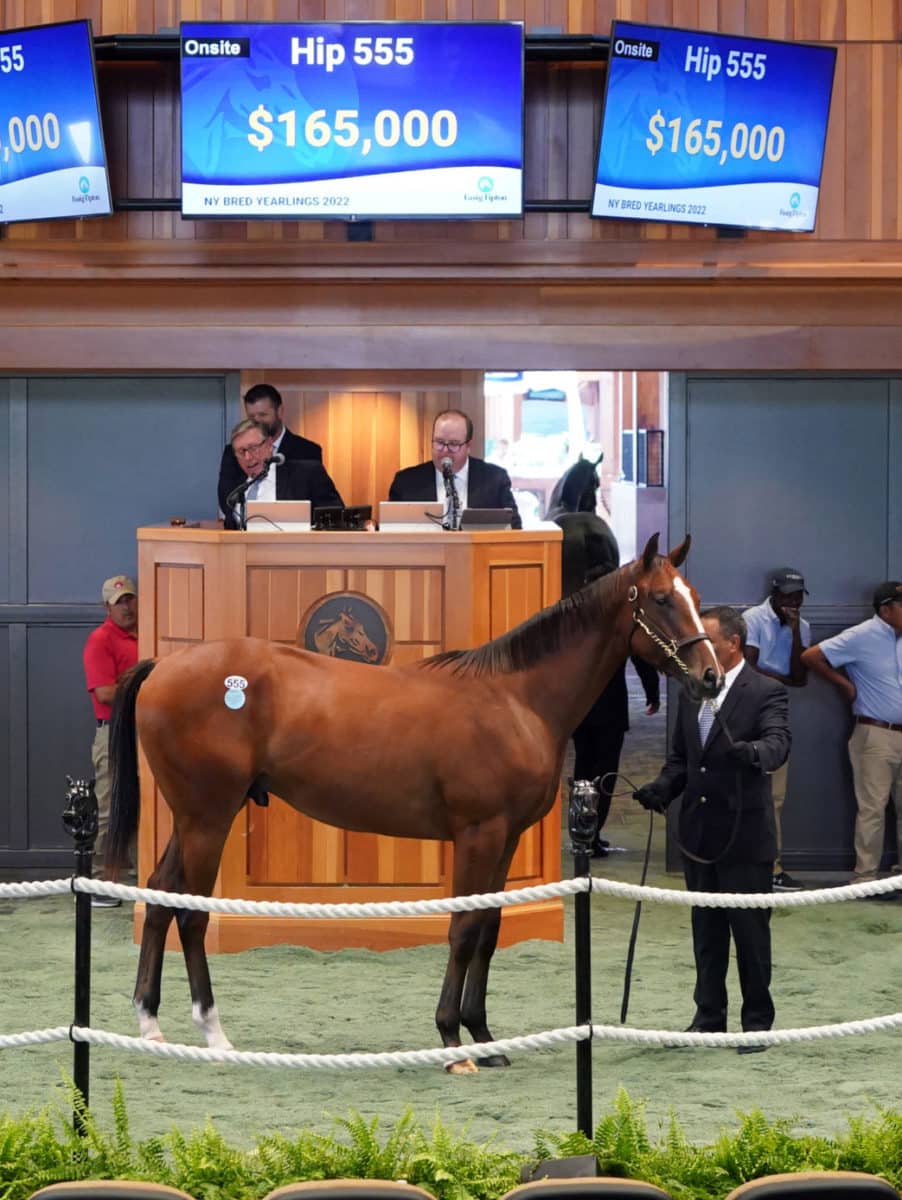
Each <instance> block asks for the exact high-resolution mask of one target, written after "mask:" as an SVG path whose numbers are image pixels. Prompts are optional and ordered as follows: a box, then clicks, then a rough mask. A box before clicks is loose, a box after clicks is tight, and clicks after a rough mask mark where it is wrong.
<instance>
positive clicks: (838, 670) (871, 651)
mask: <svg viewBox="0 0 902 1200" xmlns="http://www.w3.org/2000/svg"><path fill="white" fill-rule="evenodd" d="M873 605H874V616H872V617H871V618H869V619H868V620H867V621H862V622H861V623H860V624H859V625H853V626H852V627H851V628H850V629H844V630H843V631H842V633H838V634H836V636H835V637H831V638H827V639H826V640H825V641H823V642H820V643H818V645H817V646H812V647H811V648H810V649H809V650H806V651H805V652H804V654H803V655H802V660H803V662H804V663H805V665H806V666H807V667H809V669H810V670H812V671H816V672H817V674H818V675H821V676H823V678H824V679H826V680H827V681H828V682H829V683H832V684H833V685H834V686H835V687H836V688H838V689H839V691H840V692H841V693H842V695H843V696H844V697H845V698H846V700H847V701H848V702H849V704H850V705H851V707H852V713H853V715H854V717H855V726H854V728H853V730H852V736H851V737H850V738H849V761H850V762H851V764H852V774H853V776H854V779H855V799H856V803H857V809H858V811H857V814H856V817H855V873H854V874H853V876H852V880H851V882H852V883H862V882H864V881H866V880H869V879H876V878H877V873H878V871H879V869H880V859H881V857H882V854H883V839H884V833H885V823H886V808H887V804H888V803H889V799H890V796H892V797H893V799H894V802H895V807H896V839H897V847H896V864H897V867H898V866H902V819H900V816H899V813H900V808H902V581H900V580H898V579H887V580H885V581H884V582H883V583H881V584H878V586H877V588H876V589H875V591H874V599H873ZM898 895H899V893H898V892H890V893H887V894H885V895H884V896H881V897H879V898H880V899H894V898H895V897H896V896H898ZM874 898H875V899H877V898H878V897H874Z"/></svg>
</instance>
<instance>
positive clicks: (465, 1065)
mask: <svg viewBox="0 0 902 1200" xmlns="http://www.w3.org/2000/svg"><path fill="white" fill-rule="evenodd" d="M445 1070H446V1071H447V1072H448V1074H449V1075H478V1074H479V1067H477V1066H476V1063H474V1062H473V1060H472V1058H461V1059H458V1061H457V1062H452V1063H445Z"/></svg>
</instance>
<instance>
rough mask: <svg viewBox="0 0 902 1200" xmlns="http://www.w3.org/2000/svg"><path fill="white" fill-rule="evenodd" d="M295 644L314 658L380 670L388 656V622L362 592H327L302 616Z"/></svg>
mask: <svg viewBox="0 0 902 1200" xmlns="http://www.w3.org/2000/svg"><path fill="white" fill-rule="evenodd" d="M297 640H298V645H299V646H303V647H304V649H305V650H313V651H314V652H315V653H316V654H328V655H329V657H330V658H344V659H347V660H349V661H350V662H358V663H360V662H362V663H372V664H373V665H376V666H379V665H381V664H382V663H384V662H387V661H388V659H389V657H390V655H391V647H392V630H391V622H390V621H389V617H388V613H386V612H385V610H384V609H383V608H381V607H380V605H378V604H377V603H376V601H375V600H371V599H370V597H369V596H364V595H363V593H362V592H330V593H329V594H328V595H327V596H321V597H320V599H319V600H317V601H316V603H315V604H312V605H311V606H310V608H308V609H307V611H306V612H305V613H304V615H303V617H302V618H301V623H300V626H299V627H298V639H297Z"/></svg>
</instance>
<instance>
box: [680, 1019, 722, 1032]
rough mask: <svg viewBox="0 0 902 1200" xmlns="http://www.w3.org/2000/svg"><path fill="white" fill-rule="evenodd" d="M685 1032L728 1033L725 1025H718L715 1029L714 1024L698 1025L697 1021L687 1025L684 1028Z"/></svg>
mask: <svg viewBox="0 0 902 1200" xmlns="http://www.w3.org/2000/svg"><path fill="white" fill-rule="evenodd" d="M683 1032H684V1033H726V1032H727V1031H726V1028H724V1027H718V1028H716V1029H715V1027H714V1026H713V1025H696V1024H695V1022H693V1023H692V1024H691V1025H687V1026H686V1028H685V1029H684V1030H683Z"/></svg>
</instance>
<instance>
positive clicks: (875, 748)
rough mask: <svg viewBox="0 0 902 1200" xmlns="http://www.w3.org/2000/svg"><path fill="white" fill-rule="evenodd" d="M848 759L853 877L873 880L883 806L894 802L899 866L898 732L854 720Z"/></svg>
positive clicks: (901, 749)
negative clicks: (854, 805)
mask: <svg viewBox="0 0 902 1200" xmlns="http://www.w3.org/2000/svg"><path fill="white" fill-rule="evenodd" d="M849 761H850V762H851V764H852V774H853V776H854V778H855V800H856V803H857V805H858V812H857V814H856V817H855V874H854V880H855V882H858V881H860V880H862V879H875V878H876V876H877V872H878V870H879V868H880V857H881V855H882V854H883V838H884V832H885V827H886V806H887V804H888V802H889V799H890V796H892V797H893V801H894V803H895V805H896V835H897V842H898V845H897V848H896V862H897V863H898V864H900V865H902V814H900V802H902V733H899V732H898V731H896V730H893V729H880V728H879V726H877V725H859V724H857V723H856V725H855V728H854V729H853V731H852V736H851V737H850V738H849Z"/></svg>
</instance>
